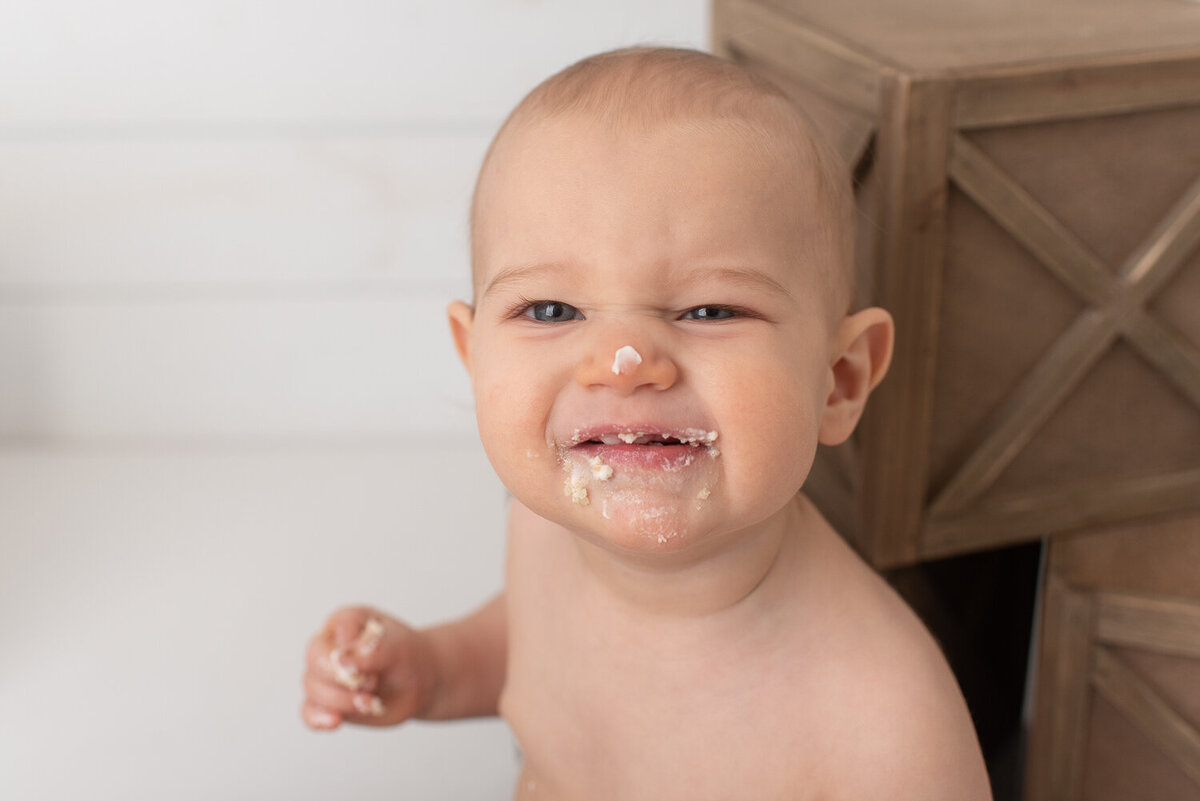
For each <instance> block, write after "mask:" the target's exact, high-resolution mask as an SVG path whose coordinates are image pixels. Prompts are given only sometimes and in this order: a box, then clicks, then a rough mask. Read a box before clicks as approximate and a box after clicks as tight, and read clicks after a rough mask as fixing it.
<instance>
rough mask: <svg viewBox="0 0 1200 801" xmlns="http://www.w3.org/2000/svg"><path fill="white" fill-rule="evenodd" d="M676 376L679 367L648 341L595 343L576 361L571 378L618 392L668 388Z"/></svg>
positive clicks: (588, 386) (630, 392)
mask: <svg viewBox="0 0 1200 801" xmlns="http://www.w3.org/2000/svg"><path fill="white" fill-rule="evenodd" d="M678 378H679V368H678V367H677V366H676V364H675V362H674V360H673V359H671V358H670V356H669V355H668V354H667V353H665V352H664V351H663V350H662V349H661V348H657V347H654V346H653V345H651V344H650V343H648V342H645V341H641V342H637V343H634V342H628V343H627V344H616V343H614V341H613V340H607V341H605V342H602V343H597V345H596V347H594V348H592V349H591V352H590V353H588V354H587V355H586V356H585V357H584V358H583V359H582V360H581V361H580V363H579V367H578V368H577V369H576V371H575V380H576V381H578V382H579V383H580V384H581V385H582V386H584V387H587V388H594V387H608V388H611V389H614V390H616V391H617V392H619V393H620V394H622V395H631V394H633V393H634V392H635V391H637V390H638V389H641V388H650V389H657V390H664V389H669V388H670V387H671V386H672V385H674V384H675V382H676V380H678Z"/></svg>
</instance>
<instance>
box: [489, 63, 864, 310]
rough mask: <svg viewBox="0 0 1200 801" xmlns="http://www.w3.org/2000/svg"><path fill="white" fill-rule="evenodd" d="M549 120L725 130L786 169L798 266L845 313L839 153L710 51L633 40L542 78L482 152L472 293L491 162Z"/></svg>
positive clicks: (779, 97) (762, 84)
mask: <svg viewBox="0 0 1200 801" xmlns="http://www.w3.org/2000/svg"><path fill="white" fill-rule="evenodd" d="M550 122H559V123H563V124H571V123H574V124H577V125H579V126H581V127H584V128H588V129H592V130H600V131H607V132H609V133H612V134H614V135H620V136H638V135H639V134H642V135H644V134H648V133H650V132H652V131H654V130H656V129H662V128H666V127H682V128H692V129H694V130H698V131H703V130H710V131H712V132H722V133H725V134H728V135H730V136H731V138H732V139H734V140H735V141H736V143H737V145H739V146H741V147H743V148H744V149H745V151H746V154H747V157H749V158H752V159H755V160H757V161H759V162H761V163H764V164H767V163H771V164H774V165H776V166H777V167H778V168H779V169H780V170H781V171H782V172H783V173H784V174H790V175H791V176H792V180H793V183H792V185H791V189H792V191H793V193H794V194H795V196H796V197H797V198H798V199H802V200H803V201H804V204H805V208H806V212H807V213H806V214H805V215H803V217H798V218H797V219H795V220H794V221H793V224H794V226H795V227H796V229H797V230H796V233H801V232H802V233H803V239H804V243H803V244H804V247H803V249H802V251H801V252H798V253H797V254H796V258H797V266H798V267H799V266H801V265H803V266H806V267H809V268H812V269H815V270H817V271H818V272H819V273H820V276H821V279H822V281H823V282H825V283H826V284H827V289H828V290H829V293H830V308H831V310H834V311H837V312H839V313H841V314H844V313H845V312H846V311H848V309H849V305H850V302H851V298H852V295H853V287H854V255H853V247H854V198H853V194H852V192H851V189H850V180H849V172H848V171H847V169H846V167H845V165H844V164H843V162H842V160H841V158H840V157H839V156H838V155H837V154H836V153H835V152H834V151H833V150H832V149H830V148H829V147H828V146H827V145H826V144H825V143H824V142H823V141H822V140H820V139H819V138H818V137H817V136H815V135H814V132H813V130H812V128H811V126H810V124H809V123H808V121H807V119H806V118H805V116H804V114H803V112H801V110H800V109H799V108H797V107H796V105H795V104H794V103H793V102H792V101H791V100H790V99H789V98H788V97H787V96H786V95H785V94H784V93H783V92H781V91H780V90H779V89H777V88H776V87H775V86H773V85H771V84H770V83H768V82H767V81H766V80H764V79H763V78H761V77H759V76H758V75H756V74H754V73H753V72H751V71H750V70H748V69H746V68H745V67H742V66H740V65H737V64H734V63H731V62H729V61H725V60H723V59H720V58H717V57H716V56H712V55H709V54H707V53H702V52H699V51H695V50H683V49H674V48H651V47H635V48H628V49H623V50H615V51H612V52H607V53H601V54H599V55H596V56H592V57H590V58H586V59H584V60H582V61H580V62H578V63H576V64H574V65H572V66H570V67H567V68H566V69H564V70H562V71H561V72H559V73H557V74H555V75H553V76H551V77H550V78H548V79H547V80H546V81H544V82H543V83H541V84H540V85H539V86H538V87H537V88H535V89H534V90H533V91H532V92H530V93H529V94H528V95H526V97H525V98H524V99H523V100H522V101H521V102H520V103H519V104H518V105H517V107H516V108H515V109H514V110H513V111H512V113H511V114H510V115H509V117H508V119H507V120H506V121H505V123H504V125H503V126H501V128H500V131H499V132H498V133H497V134H496V137H495V138H494V139H493V141H492V144H491V147H490V148H489V149H488V152H487V156H486V157H485V159H484V163H483V167H482V169H481V170H480V174H479V179H478V183H477V185H476V191H475V195H474V198H473V201H472V205H471V243H472V247H471V264H472V272H473V276H474V279H475V280H474V284H475V291H476V294H478V292H479V289H480V285H479V278H480V274H481V272H483V271H484V270H485V269H486V266H487V265H486V262H487V260H488V238H487V231H488V228H487V224H488V222H489V211H490V208H491V206H492V204H493V202H494V201H493V199H492V194H494V193H492V192H491V191H490V190H491V189H492V185H493V183H494V182H495V181H496V180H499V179H500V178H501V177H503V178H507V179H510V180H511V179H512V178H513V176H512V175H511V174H505V171H504V170H503V169H502V168H501V167H500V166H499V165H498V164H497V162H498V161H500V159H499V158H498V156H497V154H498V152H500V153H502V152H503V151H504V150H505V149H506V148H513V149H516V148H520V147H521V146H522V144H523V142H522V136H523V135H526V134H528V133H529V132H530V131H532V130H534V129H536V128H537V127H538V126H539V125H544V124H547V123H550ZM514 140H515V141H514ZM516 179H517V180H519V179H520V178H519V176H517V177H516Z"/></svg>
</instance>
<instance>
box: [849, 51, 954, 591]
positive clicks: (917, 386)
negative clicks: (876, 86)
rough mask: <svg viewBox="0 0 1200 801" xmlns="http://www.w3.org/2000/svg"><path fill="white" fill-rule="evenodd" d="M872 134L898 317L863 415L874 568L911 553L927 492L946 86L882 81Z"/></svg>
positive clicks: (888, 296) (881, 254) (888, 304)
mask: <svg viewBox="0 0 1200 801" xmlns="http://www.w3.org/2000/svg"><path fill="white" fill-rule="evenodd" d="M883 93H884V98H885V99H884V102H883V108H882V122H881V125H880V129H879V133H878V134H877V138H876V148H875V167H874V169H875V177H876V180H877V181H878V187H879V196H878V197H879V200H878V203H879V207H878V209H877V212H876V214H875V219H876V220H877V222H878V228H877V231H878V236H879V237H880V239H879V241H878V243H877V244H876V253H877V254H878V256H877V265H876V285H875V291H876V297H875V298H873V299H872V302H875V303H878V304H879V305H882V306H884V307H885V308H887V309H889V310H891V312H892V314H893V316H894V317H895V319H896V330H897V339H896V349H895V354H894V356H893V360H892V369H891V373H890V375H889V376H888V379H887V380H886V381H884V382H883V384H881V385H880V387H879V389H878V390H877V395H878V397H877V399H875V400H874V402H873V403H872V404H869V405H868V406H867V411H866V416H865V418H864V420H863V434H862V437H861V441H862V443H863V447H864V452H863V460H862V462H863V497H866V498H870V499H872V501H871V503H869V504H866V505H865V506H864V509H863V527H862V536H863V540H864V541H863V543H862V544H863V545H864V548H863V550H864V551H865V552H866V553H867V554H868V555H869V557H870V558H871V559H872V561H874V562H875V564H876V566H879V567H884V566H893V565H899V564H907V563H911V562H912V561H914V560H915V559H916V557H917V533H918V530H919V527H920V521H921V517H922V514H923V505H924V500H925V498H926V495H927V491H928V481H929V477H928V474H929V464H928V458H929V457H928V442H929V437H930V430H931V427H932V425H933V379H934V365H935V361H936V356H937V341H938V313H939V309H940V304H941V286H942V263H943V260H944V256H945V244H946V236H945V227H946V218H945V208H946V195H947V192H948V186H947V179H946V160H947V157H948V151H949V135H950V130H949V127H948V117H949V112H950V109H949V87H948V86H947V85H945V84H942V83H912V82H911V81H910V80H909V79H908V78H907V77H905V76H899V75H891V76H889V77H888V79H887V82H886V85H885V88H884V90H883Z"/></svg>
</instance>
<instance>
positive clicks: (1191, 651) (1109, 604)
mask: <svg viewBox="0 0 1200 801" xmlns="http://www.w3.org/2000/svg"><path fill="white" fill-rule="evenodd" d="M1147 547H1153V546H1152V545H1148V546H1147ZM1096 609H1097V616H1096V638H1097V639H1098V640H1099V641H1100V642H1103V643H1106V644H1109V645H1119V646H1125V647H1133V648H1140V649H1144V650H1151V651H1156V652H1158V653H1163V654H1170V655H1172V656H1186V657H1190V658H1192V659H1200V603H1188V602H1186V601H1176V600H1165V599H1162V598H1146V597H1142V596H1138V595H1128V594H1124V593H1098V594H1097V596H1096Z"/></svg>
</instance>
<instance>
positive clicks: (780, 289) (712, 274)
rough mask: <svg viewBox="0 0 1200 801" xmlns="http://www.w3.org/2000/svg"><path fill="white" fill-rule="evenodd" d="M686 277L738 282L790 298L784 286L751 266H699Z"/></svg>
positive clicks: (697, 280) (701, 280)
mask: <svg viewBox="0 0 1200 801" xmlns="http://www.w3.org/2000/svg"><path fill="white" fill-rule="evenodd" d="M688 279H689V281H696V282H704V281H705V280H710V281H720V282H725V283H732V284H740V285H742V286H748V287H751V288H753V289H765V290H767V291H768V292H771V293H773V294H778V295H783V296H784V297H785V298H788V299H792V293H791V291H790V290H789V289H788V288H787V287H786V286H784V285H783V284H781V283H779V282H778V281H776V280H775V279H774V278H772V277H771V276H769V275H767V274H766V273H764V272H762V271H761V270H756V269H754V268H753V267H699V268H696V269H694V270H691V271H690V272H689V275H688Z"/></svg>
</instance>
